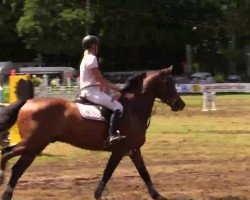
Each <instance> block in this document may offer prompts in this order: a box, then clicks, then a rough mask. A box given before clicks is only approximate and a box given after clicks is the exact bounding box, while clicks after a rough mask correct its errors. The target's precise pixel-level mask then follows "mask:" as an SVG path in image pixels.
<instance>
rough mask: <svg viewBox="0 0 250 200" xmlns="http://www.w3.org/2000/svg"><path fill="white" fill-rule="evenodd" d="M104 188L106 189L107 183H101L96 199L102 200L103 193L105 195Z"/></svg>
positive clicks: (97, 189) (96, 192)
mask: <svg viewBox="0 0 250 200" xmlns="http://www.w3.org/2000/svg"><path fill="white" fill-rule="evenodd" d="M104 188H105V183H104V182H102V181H101V182H100V183H99V185H98V187H97V188H96V191H95V199H97V200H101V199H102V193H103V190H104Z"/></svg>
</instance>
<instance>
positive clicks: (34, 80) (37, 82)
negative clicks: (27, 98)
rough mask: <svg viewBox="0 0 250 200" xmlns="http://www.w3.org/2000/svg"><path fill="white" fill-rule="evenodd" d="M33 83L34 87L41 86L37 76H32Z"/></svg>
mask: <svg viewBox="0 0 250 200" xmlns="http://www.w3.org/2000/svg"><path fill="white" fill-rule="evenodd" d="M31 82H32V84H33V86H34V87H38V86H39V85H40V84H41V79H40V78H38V77H36V76H32V78H31Z"/></svg>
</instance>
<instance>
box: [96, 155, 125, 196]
mask: <svg viewBox="0 0 250 200" xmlns="http://www.w3.org/2000/svg"><path fill="white" fill-rule="evenodd" d="M124 154H125V153H124V152H112V154H111V156H110V158H109V161H108V164H107V166H106V168H105V170H104V173H103V177H102V180H101V181H100V183H99V185H98V186H97V188H96V191H95V199H101V197H102V193H103V191H104V188H105V186H106V184H107V182H108V181H109V179H110V178H111V176H112V174H113V172H114V171H115V169H116V167H117V166H118V164H119V163H120V161H121V160H122V158H123V156H124Z"/></svg>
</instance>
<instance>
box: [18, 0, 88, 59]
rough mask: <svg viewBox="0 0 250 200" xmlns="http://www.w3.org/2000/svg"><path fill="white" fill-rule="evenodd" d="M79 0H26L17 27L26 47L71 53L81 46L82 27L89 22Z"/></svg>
mask: <svg viewBox="0 0 250 200" xmlns="http://www.w3.org/2000/svg"><path fill="white" fill-rule="evenodd" d="M83 6H84V4H82V2H81V1H79V0H74V1H70V2H69V1H66V0H55V1H44V0H26V1H25V6H24V14H23V16H22V17H21V18H20V20H19V22H18V24H17V28H18V32H19V35H20V36H23V37H24V38H25V42H26V44H27V47H28V48H34V49H36V50H37V51H39V52H42V53H47V54H49V53H50V54H59V53H69V54H73V53H76V52H78V51H79V50H80V48H81V45H80V44H81V38H82V36H83V35H84V33H85V28H86V26H87V25H88V24H91V23H92V22H93V19H92V17H91V16H88V17H87V14H86V11H85V9H82V8H83Z"/></svg>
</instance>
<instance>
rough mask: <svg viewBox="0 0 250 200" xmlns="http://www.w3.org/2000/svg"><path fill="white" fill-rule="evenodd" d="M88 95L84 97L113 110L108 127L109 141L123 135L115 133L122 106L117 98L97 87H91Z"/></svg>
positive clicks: (116, 139)
mask: <svg viewBox="0 0 250 200" xmlns="http://www.w3.org/2000/svg"><path fill="white" fill-rule="evenodd" d="M90 90H91V91H89V95H86V98H87V99H88V100H89V101H91V102H93V103H96V104H100V105H103V106H105V107H106V108H108V109H110V110H112V111H113V113H112V115H111V117H110V127H109V142H110V143H114V142H116V141H119V140H121V139H124V138H125V137H121V136H120V135H119V134H117V129H118V125H119V121H120V118H121V116H122V111H123V106H122V105H121V104H120V102H118V101H117V100H114V99H113V98H112V97H111V96H109V95H108V94H106V93H104V92H102V91H100V90H99V88H98V87H96V88H91V89H90Z"/></svg>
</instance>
